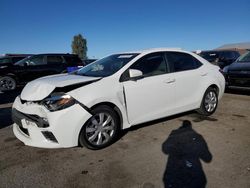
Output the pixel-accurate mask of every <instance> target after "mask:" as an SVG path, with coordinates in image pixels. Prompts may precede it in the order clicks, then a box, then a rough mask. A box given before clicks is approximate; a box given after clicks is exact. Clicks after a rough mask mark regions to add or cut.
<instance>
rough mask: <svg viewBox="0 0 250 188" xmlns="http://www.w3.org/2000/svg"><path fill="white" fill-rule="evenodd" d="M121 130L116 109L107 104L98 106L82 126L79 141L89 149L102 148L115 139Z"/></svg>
mask: <svg viewBox="0 0 250 188" xmlns="http://www.w3.org/2000/svg"><path fill="white" fill-rule="evenodd" d="M119 130H120V122H119V118H118V115H117V114H116V113H115V111H114V110H113V109H112V108H110V107H109V106H106V105H102V106H98V107H96V108H95V109H94V110H92V117H91V118H90V119H89V120H88V121H87V122H86V123H85V124H84V126H83V127H82V130H81V132H80V135H79V143H80V145H81V146H86V147H87V148H89V149H102V148H104V147H107V146H109V145H110V144H112V143H113V142H114V141H115V139H116V138H117V136H118V133H119Z"/></svg>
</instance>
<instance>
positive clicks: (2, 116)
mask: <svg viewBox="0 0 250 188" xmlns="http://www.w3.org/2000/svg"><path fill="white" fill-rule="evenodd" d="M19 93H20V92H14V93H8V94H3V93H1V94H0V153H1V154H0V187H32V188H33V187H86V188H92V187H98V188H118V187H119V188H123V187H124V188H137V187H141V188H159V187H164V186H165V187H184V186H186V187H211V188H214V187H225V188H228V187H230V188H239V187H240V188H249V187H250V94H249V93H247V92H231V93H226V94H225V95H224V96H223V98H222V100H221V101H220V103H219V107H218V109H217V111H216V113H215V114H214V115H212V116H211V117H203V116H199V115H197V114H196V113H195V112H187V113H184V114H180V115H177V116H172V117H168V118H164V119H161V120H157V121H153V122H150V123H145V124H142V125H139V126H136V127H133V128H131V129H129V130H128V131H126V132H124V133H123V136H122V138H121V139H120V140H118V141H117V142H116V143H114V144H113V145H111V146H110V147H108V148H105V149H103V150H98V151H92V150H89V149H86V148H81V147H75V148H69V149H40V148H34V147H29V146H25V145H24V144H23V143H22V142H20V141H19V140H17V139H16V138H15V137H14V135H13V133H12V127H11V103H12V102H13V100H14V98H15V96H17V95H18V94H19Z"/></svg>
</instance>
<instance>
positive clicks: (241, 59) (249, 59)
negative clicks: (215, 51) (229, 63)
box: [237, 51, 250, 63]
mask: <svg viewBox="0 0 250 188" xmlns="http://www.w3.org/2000/svg"><path fill="white" fill-rule="evenodd" d="M237 62H240V63H242V62H250V51H248V52H246V53H245V54H243V55H242V56H240V57H239V59H238V60H237Z"/></svg>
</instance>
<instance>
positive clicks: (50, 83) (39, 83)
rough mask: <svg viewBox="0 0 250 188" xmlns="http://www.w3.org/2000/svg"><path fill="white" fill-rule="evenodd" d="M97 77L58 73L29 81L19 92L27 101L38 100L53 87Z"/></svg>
mask: <svg viewBox="0 0 250 188" xmlns="http://www.w3.org/2000/svg"><path fill="white" fill-rule="evenodd" d="M98 79H100V78H99V77H86V76H79V75H70V74H59V75H53V76H46V77H42V78H38V79H36V80H33V81H31V82H29V83H28V84H27V85H26V86H25V87H24V89H23V91H22V93H21V99H22V100H27V101H39V100H42V99H44V98H45V97H47V96H48V95H50V93H51V92H52V91H53V90H54V89H55V88H60V87H65V86H69V85H74V84H79V83H85V82H89V81H95V80H98Z"/></svg>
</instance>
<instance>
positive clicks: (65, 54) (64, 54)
mask: <svg viewBox="0 0 250 188" xmlns="http://www.w3.org/2000/svg"><path fill="white" fill-rule="evenodd" d="M34 55H63V56H77V54H69V53H45V54H34Z"/></svg>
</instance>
